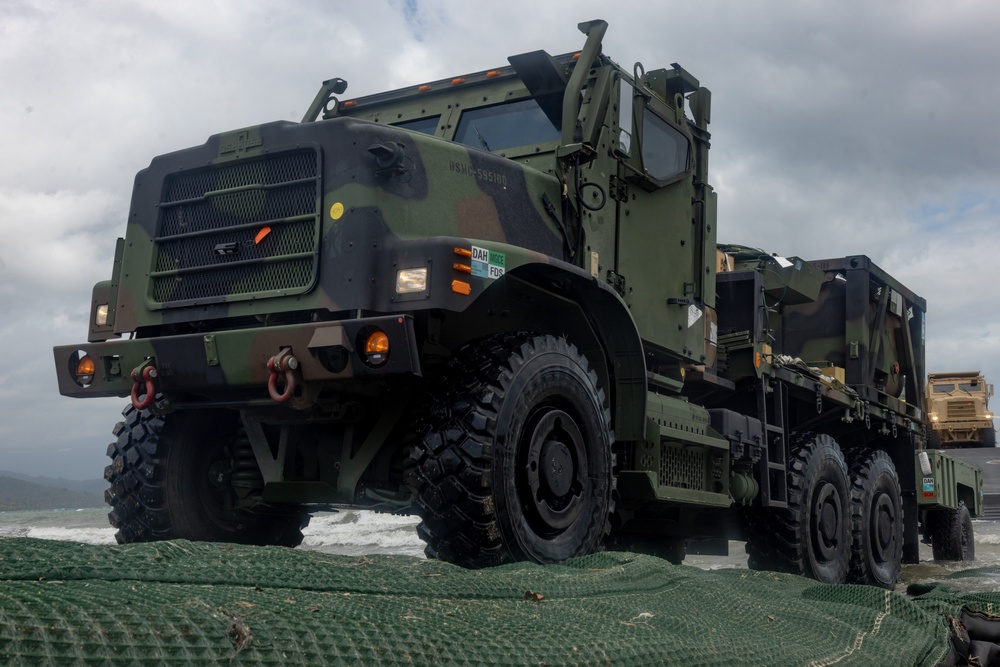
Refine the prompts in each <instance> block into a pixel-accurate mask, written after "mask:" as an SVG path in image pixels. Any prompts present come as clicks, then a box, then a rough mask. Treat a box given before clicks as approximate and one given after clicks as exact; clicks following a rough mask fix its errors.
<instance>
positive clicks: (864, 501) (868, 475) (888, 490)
mask: <svg viewBox="0 0 1000 667" xmlns="http://www.w3.org/2000/svg"><path fill="white" fill-rule="evenodd" d="M902 504H903V501H902V497H901V495H900V490H899V476H898V475H897V474H896V467H895V466H894V465H893V463H892V459H890V458H889V456H888V454H886V453H885V452H883V451H876V452H874V453H873V454H871V456H868V457H862V458H860V459H858V460H857V461H855V463H854V465H853V466H852V467H851V520H852V528H853V546H852V548H851V574H850V577H851V581H853V582H854V583H859V584H873V585H875V586H881V587H882V588H887V589H890V590H891V589H892V588H894V587H895V585H896V579H897V578H898V577H899V570H900V567H901V566H902V562H903V509H902Z"/></svg>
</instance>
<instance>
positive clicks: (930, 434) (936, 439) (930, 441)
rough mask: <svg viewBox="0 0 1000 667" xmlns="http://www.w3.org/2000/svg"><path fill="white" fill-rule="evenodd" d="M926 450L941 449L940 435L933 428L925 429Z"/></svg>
mask: <svg viewBox="0 0 1000 667" xmlns="http://www.w3.org/2000/svg"><path fill="white" fill-rule="evenodd" d="M927 449H941V435H940V434H939V433H938V432H937V431H935V430H934V429H933V428H930V427H928V428H927Z"/></svg>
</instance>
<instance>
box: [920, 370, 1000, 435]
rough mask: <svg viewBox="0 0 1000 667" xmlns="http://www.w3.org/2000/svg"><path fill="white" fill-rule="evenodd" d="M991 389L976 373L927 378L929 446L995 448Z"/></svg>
mask: <svg viewBox="0 0 1000 667" xmlns="http://www.w3.org/2000/svg"><path fill="white" fill-rule="evenodd" d="M992 395H993V385H991V384H987V383H986V378H984V377H983V374H982V373H980V372H979V371H972V372H967V373H931V374H929V375H928V376H927V414H928V416H929V418H930V423H929V428H928V431H927V442H928V446H929V447H932V448H938V447H945V448H949V447H996V446H997V432H996V429H995V428H994V427H993V413H992V412H991V411H990V409H989V401H990V397H991V396H992Z"/></svg>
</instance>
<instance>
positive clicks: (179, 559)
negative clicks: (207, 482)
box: [0, 538, 1000, 667]
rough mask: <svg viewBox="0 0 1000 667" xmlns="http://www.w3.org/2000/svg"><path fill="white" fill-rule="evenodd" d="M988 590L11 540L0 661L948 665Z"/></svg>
mask: <svg viewBox="0 0 1000 667" xmlns="http://www.w3.org/2000/svg"><path fill="white" fill-rule="evenodd" d="M974 596H975V594H968V593H966V594H961V593H958V592H955V591H949V590H948V589H946V588H944V587H935V586H925V587H924V589H923V591H922V592H921V594H920V595H918V596H916V597H907V596H904V595H900V594H897V593H892V592H887V591H884V590H881V589H878V588H871V587H865V586H846V585H845V586H827V585H822V584H817V583H816V582H813V581H811V580H808V579H804V578H801V577H796V576H792V575H781V574H773V573H766V572H753V571H747V570H724V571H715V572H706V571H703V570H699V569H696V568H693V567H685V566H675V565H671V564H670V563H668V562H666V561H664V560H660V559H658V558H654V557H651V556H643V555H637V554H628V553H610V552H609V553H601V554H596V555H592V556H587V557H585V558H579V559H576V560H574V561H572V562H570V563H567V564H563V565H549V566H539V565H531V564H515V565H507V566H502V567H497V568H493V569H487V570H464V569H461V568H459V567H456V566H452V565H448V564H446V563H442V562H438V561H428V560H422V559H417V558H411V557H404V556H367V557H360V558H359V557H346V556H333V555H328V554H321V553H316V552H309V551H302V550H294V549H285V548H279V547H243V546H234V545H224V544H207V543H192V542H184V541H176V542H159V543H152V544H133V545H126V546H111V547H109V546H90V545H80V544H73V543H68V542H52V541H42V540H34V539H25V538H7V539H0V663H2V664H11V665H35V664H38V665H48V664H56V665H61V664H72V665H108V664H137V665H147V664H149V665H152V664H189V663H193V664H227V665H229V664H232V665H310V666H312V665H355V664H365V665H376V664H387V665H414V664H417V665H422V664H428V665H429V664H435V665H436V664H468V665H508V664H511V665H653V664H672V665H728V664H733V665H815V666H817V667H818V666H826V665H866V666H867V665H934V664H935V663H937V662H938V661H939V660H941V659H942V658H943V657H944V656H945V655H946V654H947V651H948V643H947V642H948V624H947V622H946V620H945V615H946V614H949V613H950V614H955V615H957V613H958V611H959V610H960V609H961V607H962V606H963V605H965V604H967V603H969V602H970V601H971V602H975V604H977V605H979V606H980V607H981V608H982V609H984V610H986V607H987V606H988V605H991V604H994V603H996V604H997V608H998V609H1000V593H995V594H982V595H979V596H978V597H974ZM990 596H992V597H990ZM987 598H989V599H987Z"/></svg>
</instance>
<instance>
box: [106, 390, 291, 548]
mask: <svg viewBox="0 0 1000 667" xmlns="http://www.w3.org/2000/svg"><path fill="white" fill-rule="evenodd" d="M122 414H123V415H124V417H125V421H123V422H119V423H118V424H117V425H116V426H115V428H114V431H113V432H114V435H116V436H117V440H116V441H115V442H112V443H111V444H110V445H108V456H109V457H110V458H111V465H109V466H107V467H106V468H105V469H104V478H105V479H106V480H107V481H108V483H109V488H108V489H107V490H106V491H105V492H104V498H105V500H106V501H107V503H108V505H110V506H111V512H110V513H109V514H108V519H109V521H110V522H111V525H112V526H114V527H115V528H117V529H118V531H117V533H115V539H116V540H117V541H118V543H119V544H127V543H130V542H155V541H159V540H173V539H185V540H192V541H200V542H234V543H238V544H254V545H262V546H263V545H280V546H289V547H293V546H297V545H299V544H300V543H301V542H302V529H303V528H304V527H305V526H307V525H308V524H309V515H308V514H306V513H305V512H304V511H303V510H302V508H301V507H299V506H288V507H281V508H268V509H267V511H264V509H261V510H253V511H251V510H246V509H238V510H237V509H232V508H231V507H232V503H233V500H234V499H235V491H234V490H233V487H232V486H231V485H230V481H231V476H232V475H233V473H234V471H235V470H236V469H237V468H239V469H240V470H242V471H243V472H244V474H245V472H246V467H247V461H246V459H245V458H244V459H243V460H242V461H237V460H235V458H234V456H233V453H234V451H235V450H236V449H237V448H236V447H235V445H237V444H239V443H238V439H240V438H244V439H245V437H246V436H245V435H244V433H243V429H242V428H241V426H240V420H239V413H237V412H235V411H227V410H218V411H215V410H195V411H184V412H175V413H172V414H169V415H166V416H162V417H161V416H157V415H154V414H152V413H151V412H149V411H147V410H143V411H139V410H136V409H135V408H134V407H133V406H132V405H131V404H130V405H128V406H127V407H126V408H125V409H124V410H123V411H122ZM243 444H244V445H245V446H244V447H243V451H244V452H246V447H247V446H249V443H246V442H244V443H243ZM250 467H251V469H252V470H251V474H258V475H259V469H258V468H257V466H256V462H252V463H251V464H250Z"/></svg>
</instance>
